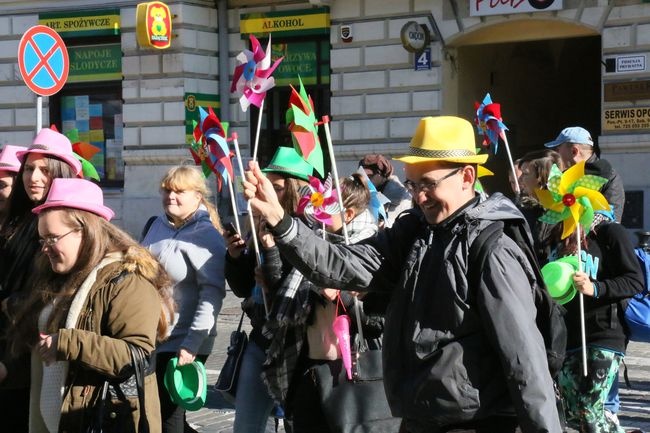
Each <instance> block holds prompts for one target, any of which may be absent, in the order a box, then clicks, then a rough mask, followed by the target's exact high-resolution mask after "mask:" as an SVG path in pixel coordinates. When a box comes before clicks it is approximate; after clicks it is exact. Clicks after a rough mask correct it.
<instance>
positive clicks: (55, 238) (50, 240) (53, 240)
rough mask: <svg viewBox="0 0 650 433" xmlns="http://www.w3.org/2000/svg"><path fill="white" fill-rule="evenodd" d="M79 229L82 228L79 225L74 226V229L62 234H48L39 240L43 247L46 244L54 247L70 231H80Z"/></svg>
mask: <svg viewBox="0 0 650 433" xmlns="http://www.w3.org/2000/svg"><path fill="white" fill-rule="evenodd" d="M79 230H81V228H80V227H77V228H74V229H72V230H70V231H69V232H67V233H64V234H62V235H61V236H48V237H46V238H40V239H39V240H38V243H39V244H41V248H42V247H45V246H47V247H53V246H54V245H56V243H57V242H59V241H60V240H61V239H63V238H64V237H66V236H68V235H69V234H70V233H73V232H78V231H79Z"/></svg>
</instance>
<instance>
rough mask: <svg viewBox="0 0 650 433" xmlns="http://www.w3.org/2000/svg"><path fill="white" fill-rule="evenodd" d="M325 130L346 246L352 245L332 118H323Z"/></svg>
mask: <svg viewBox="0 0 650 433" xmlns="http://www.w3.org/2000/svg"><path fill="white" fill-rule="evenodd" d="M322 119H323V129H325V138H326V139H327V150H328V151H329V155H330V163H331V164H332V176H333V177H334V188H336V195H337V196H338V199H339V207H340V208H341V222H342V223H343V237H344V238H345V245H349V244H350V237H349V236H348V228H347V226H346V224H345V207H344V206H343V195H342V194H341V184H340V183H339V173H338V170H337V168H336V158H335V157H334V146H333V145H332V135H331V134H330V118H329V116H323V117H322Z"/></svg>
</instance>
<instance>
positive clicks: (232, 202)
mask: <svg viewBox="0 0 650 433" xmlns="http://www.w3.org/2000/svg"><path fill="white" fill-rule="evenodd" d="M234 183H235V180H234V179H231V180H230V182H228V191H229V192H230V207H231V208H232V215H233V219H234V220H235V228H236V229H237V233H241V226H240V225H239V212H238V211H237V199H236V197H235V187H234Z"/></svg>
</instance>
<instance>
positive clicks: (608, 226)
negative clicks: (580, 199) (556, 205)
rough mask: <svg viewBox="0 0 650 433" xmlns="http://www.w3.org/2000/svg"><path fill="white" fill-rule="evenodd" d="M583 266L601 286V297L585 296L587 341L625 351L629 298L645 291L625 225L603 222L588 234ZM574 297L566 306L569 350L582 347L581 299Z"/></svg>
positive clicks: (593, 344)
mask: <svg viewBox="0 0 650 433" xmlns="http://www.w3.org/2000/svg"><path fill="white" fill-rule="evenodd" d="M581 259H582V268H583V270H584V272H587V273H588V274H590V278H591V280H592V281H595V282H596V284H597V285H598V298H593V297H591V296H584V306H585V334H586V338H587V344H588V345H592V346H597V347H602V348H607V349H612V350H615V351H618V352H625V333H624V320H625V319H624V317H623V314H624V312H625V306H626V305H627V299H629V298H631V297H632V296H634V295H636V294H637V293H640V292H641V291H643V288H644V280H643V274H642V273H641V267H640V266H639V262H638V261H637V258H636V255H635V254H634V247H633V245H632V243H631V241H630V239H629V237H628V234H627V232H626V230H625V228H624V227H623V226H622V225H620V224H617V223H609V222H606V223H601V224H600V225H598V226H596V228H595V230H592V231H590V232H589V235H588V236H587V246H586V247H585V248H584V249H583V250H582V252H581ZM579 299H580V298H579V296H575V297H574V298H573V299H572V300H571V301H570V302H568V303H567V304H565V305H564V306H565V307H566V309H567V314H566V315H565V316H564V317H565V321H566V325H567V332H568V341H567V350H576V349H579V348H580V347H581V346H582V340H581V333H580V300H579Z"/></svg>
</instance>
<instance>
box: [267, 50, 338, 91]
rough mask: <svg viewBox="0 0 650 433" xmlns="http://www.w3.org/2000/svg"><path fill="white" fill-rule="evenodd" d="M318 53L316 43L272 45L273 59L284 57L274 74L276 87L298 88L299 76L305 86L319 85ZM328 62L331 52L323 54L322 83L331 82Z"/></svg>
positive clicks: (321, 60)
mask: <svg viewBox="0 0 650 433" xmlns="http://www.w3.org/2000/svg"><path fill="white" fill-rule="evenodd" d="M323 45H324V44H323ZM317 51H318V44H317V43H316V42H315V41H309V42H291V43H286V44H272V46H271V57H272V58H273V60H275V59H278V58H280V57H284V59H283V60H282V62H281V63H280V65H279V66H278V68H277V69H276V70H275V72H274V73H273V77H274V78H275V83H276V85H278V86H288V85H289V84H293V85H294V86H297V85H298V75H300V78H301V79H302V82H303V84H305V85H311V84H318V82H319V81H318V69H319V63H318V61H319V59H318V56H317ZM323 54H324V55H325V56H326V57H325V59H323V58H322V56H323ZM328 60H329V52H327V53H321V59H320V62H321V67H320V69H321V81H320V82H321V83H328V82H329V67H328V65H327V63H328ZM323 61H325V65H323Z"/></svg>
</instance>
